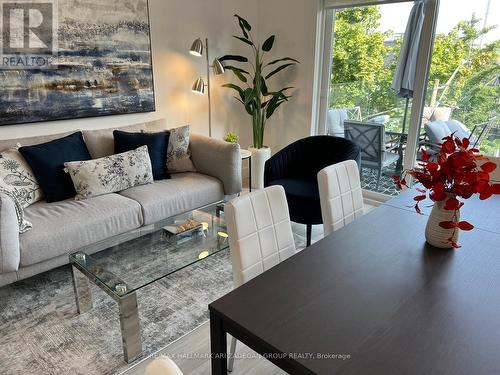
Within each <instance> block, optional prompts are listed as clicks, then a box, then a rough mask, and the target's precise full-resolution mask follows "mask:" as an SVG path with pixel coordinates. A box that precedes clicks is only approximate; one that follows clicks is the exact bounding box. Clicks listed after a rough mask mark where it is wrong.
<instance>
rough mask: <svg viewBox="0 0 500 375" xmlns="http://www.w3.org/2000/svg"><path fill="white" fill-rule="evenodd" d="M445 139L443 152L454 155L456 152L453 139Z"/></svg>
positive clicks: (442, 147) (442, 146)
mask: <svg viewBox="0 0 500 375" xmlns="http://www.w3.org/2000/svg"><path fill="white" fill-rule="evenodd" d="M443 139H446V140H445V141H444V142H443V144H442V145H441V150H442V151H443V152H445V153H447V154H452V153H454V152H455V142H453V139H451V137H450V138H448V137H445V138H443Z"/></svg>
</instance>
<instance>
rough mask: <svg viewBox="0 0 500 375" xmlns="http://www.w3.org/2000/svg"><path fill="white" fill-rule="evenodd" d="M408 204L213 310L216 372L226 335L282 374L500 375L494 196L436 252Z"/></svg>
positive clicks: (471, 207) (307, 253)
mask: <svg viewBox="0 0 500 375" xmlns="http://www.w3.org/2000/svg"><path fill="white" fill-rule="evenodd" d="M413 194H414V191H411V190H409V191H406V192H405V193H402V194H401V195H400V196H398V197H396V198H394V199H393V200H391V201H388V202H387V203H385V204H383V205H382V206H380V207H378V208H377V209H375V210H373V211H371V212H370V213H368V214H367V215H365V216H363V217H362V218H360V219H358V220H356V221H355V222H353V223H351V224H349V225H347V226H346V227H344V228H342V229H341V230H339V231H337V232H334V233H333V234H331V235H330V236H328V237H326V238H324V239H322V240H320V241H318V242H316V243H315V244H313V245H312V246H310V247H308V248H306V249H305V250H303V251H301V252H299V253H297V254H296V255H294V256H293V257H291V258H289V259H288V260H286V261H284V262H282V263H281V264H279V265H277V266H275V267H273V268H272V269H270V270H268V271H267V272H264V273H263V274H262V275H260V276H258V277H256V278H254V279H253V280H251V281H249V282H247V283H246V284H244V285H242V286H241V287H239V288H237V289H236V290H234V291H232V292H230V293H229V294H227V295H225V296H224V297H222V298H220V299H218V300H217V301H215V302H213V303H211V304H210V306H209V310H210V335H211V351H212V374H213V375H216V374H217V375H219V374H226V373H227V363H226V361H227V357H226V356H227V355H226V350H227V333H229V334H231V335H233V336H234V337H236V338H237V339H238V340H239V341H241V342H243V343H244V344H246V345H247V346H249V347H250V348H252V349H253V350H255V351H256V352H257V353H259V354H261V355H263V356H264V357H265V358H267V359H268V360H270V361H272V362H273V363H274V364H276V365H277V366H278V367H280V368H281V369H283V370H285V371H286V372H288V373H290V374H356V375H358V374H384V375H385V374H398V375H399V374H450V375H451V374H453V375H460V374H464V375H465V374H466V375H470V374H475V375H478V374H488V375H490V374H500V197H498V196H496V197H494V198H492V199H490V200H487V201H479V200H478V199H470V200H468V201H466V203H465V206H464V207H463V209H462V218H463V219H467V220H469V221H470V222H471V223H473V224H474V225H475V229H474V230H473V231H470V232H462V233H461V235H460V238H459V243H460V245H461V246H462V247H461V248H460V249H456V250H444V249H437V248H434V247H432V246H430V245H428V244H426V242H425V238H424V228H425V224H426V220H427V217H426V216H425V215H418V214H416V213H415V212H414V211H412V209H411V208H408V207H407V206H409V205H411V204H412V197H413ZM425 210H427V211H430V208H426V209H424V211H425ZM239 360H244V359H238V358H237V359H236V360H235V364H234V366H235V368H237V366H238V361H239Z"/></svg>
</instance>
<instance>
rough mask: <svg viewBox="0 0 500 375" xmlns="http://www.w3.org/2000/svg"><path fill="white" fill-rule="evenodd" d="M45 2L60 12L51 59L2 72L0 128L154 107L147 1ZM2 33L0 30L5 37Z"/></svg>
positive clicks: (18, 27)
mask: <svg viewBox="0 0 500 375" xmlns="http://www.w3.org/2000/svg"><path fill="white" fill-rule="evenodd" d="M13 3H15V2H13ZM35 3H37V2H35ZM54 3H57V7H55V4H54ZM42 5H44V6H52V5H54V13H55V14H58V17H57V18H58V28H57V29H58V30H57V32H56V34H57V38H55V39H57V40H55V43H54V45H53V46H52V48H51V50H52V51H51V52H52V54H53V55H54V56H56V58H54V59H51V60H49V59H47V61H54V63H50V64H48V66H43V67H42V68H40V69H29V68H27V67H26V66H20V67H19V68H17V67H15V69H8V70H6V71H5V72H4V75H3V76H2V86H1V87H0V97H1V98H2V100H1V101H0V125H6V124H21V123H27V122H39V121H49V120H60V119H70V118H81V117H93V116H104V115H116V114H126V113H137V112H152V111H154V110H155V100H154V88H153V70H152V64H151V40H150V30H149V14H148V2H147V0H114V1H101V0H85V1H74V0H58V1H57V2H54V1H47V2H45V3H43V4H42ZM16 18H19V17H16ZM47 19H48V17H47ZM12 20H15V18H12ZM44 20H45V18H44ZM14 22H16V21H14ZM19 22H21V23H22V22H23V18H22V17H21V19H20V21H19ZM46 23H47V22H45V23H43V24H42V27H39V28H38V31H37V32H39V29H41V28H44V27H47V26H48V25H46ZM14 26H16V29H21V30H24V27H25V25H24V24H22V25H18V24H14ZM50 26H53V25H50ZM7 32H8V31H7V28H5V30H4V31H3V35H0V37H3V40H7ZM16 53H17V52H16ZM24 55H25V53H24V51H21V56H24ZM28 55H29V54H28ZM20 60H21V59H20ZM51 64H52V65H51ZM7 72H8V73H7ZM28 102H29V105H26V103H28Z"/></svg>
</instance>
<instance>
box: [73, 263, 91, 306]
mask: <svg viewBox="0 0 500 375" xmlns="http://www.w3.org/2000/svg"><path fill="white" fill-rule="evenodd" d="M71 269H72V271H73V287H74V288H75V298H76V307H77V309H78V313H79V314H83V313H85V312H87V311H89V310H90V309H92V293H91V292H90V287H89V279H88V278H87V276H85V275H84V274H83V273H81V272H80V271H79V270H78V269H77V268H76V267H75V266H71Z"/></svg>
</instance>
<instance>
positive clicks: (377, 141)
mask: <svg viewBox="0 0 500 375" xmlns="http://www.w3.org/2000/svg"><path fill="white" fill-rule="evenodd" d="M344 127H345V129H344V131H345V138H346V139H349V140H351V141H353V142H354V143H355V144H357V145H358V146H359V147H360V148H361V168H368V169H372V170H375V171H376V172H377V185H376V189H377V190H378V188H379V186H380V178H381V176H382V169H383V168H385V167H388V166H390V165H391V164H394V163H396V162H397V161H398V160H399V157H400V155H399V154H398V153H397V152H395V151H396V150H398V148H399V145H398V144H392V145H391V146H390V147H386V134H385V126H384V125H383V124H377V123H373V122H360V121H345V122H344Z"/></svg>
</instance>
